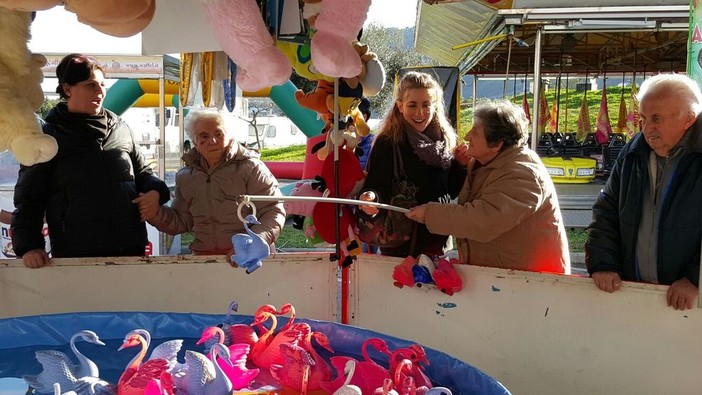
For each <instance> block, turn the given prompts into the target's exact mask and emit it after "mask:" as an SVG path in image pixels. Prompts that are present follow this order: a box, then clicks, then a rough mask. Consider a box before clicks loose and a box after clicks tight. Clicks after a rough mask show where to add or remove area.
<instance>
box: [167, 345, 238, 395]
mask: <svg viewBox="0 0 702 395" xmlns="http://www.w3.org/2000/svg"><path fill="white" fill-rule="evenodd" d="M217 355H221V356H222V359H224V360H225V361H227V362H229V363H231V362H230V359H229V358H230V354H229V349H228V348H227V346H225V345H224V344H220V343H215V344H214V345H213V346H212V349H211V350H210V355H209V359H208V358H207V357H206V356H205V355H203V354H201V353H199V352H196V351H192V350H187V351H186V352H185V364H186V365H187V366H188V369H187V373H186V374H185V378H184V380H183V381H184V384H185V388H178V393H185V394H188V395H229V394H230V393H231V391H232V383H231V381H229V378H227V375H226V374H225V373H224V372H223V371H222V368H220V367H219V365H218V364H216V363H212V361H216V360H217ZM230 366H231V365H230Z"/></svg>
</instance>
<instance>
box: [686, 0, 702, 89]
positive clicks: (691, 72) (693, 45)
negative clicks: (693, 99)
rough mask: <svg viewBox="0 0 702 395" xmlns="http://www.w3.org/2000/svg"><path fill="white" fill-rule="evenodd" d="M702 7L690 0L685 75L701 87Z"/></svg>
mask: <svg viewBox="0 0 702 395" xmlns="http://www.w3.org/2000/svg"><path fill="white" fill-rule="evenodd" d="M701 22H702V7H698V6H697V0H690V32H689V35H688V39H687V75H688V76H689V77H690V78H692V79H693V80H695V81H696V82H697V85H698V86H700V87H702V58H700V56H702V31H701V30H700V24H701Z"/></svg>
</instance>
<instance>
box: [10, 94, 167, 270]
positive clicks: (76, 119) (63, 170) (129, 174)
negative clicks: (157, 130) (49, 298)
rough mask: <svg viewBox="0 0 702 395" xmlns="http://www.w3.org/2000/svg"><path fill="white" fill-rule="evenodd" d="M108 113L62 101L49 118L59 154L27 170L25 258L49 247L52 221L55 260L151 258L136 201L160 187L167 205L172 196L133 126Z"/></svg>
mask: <svg viewBox="0 0 702 395" xmlns="http://www.w3.org/2000/svg"><path fill="white" fill-rule="evenodd" d="M105 112H106V115H105V117H106V118H105V117H100V116H86V115H81V114H74V113H70V112H68V110H67V107H66V104H65V103H60V104H58V105H57V106H56V107H54V108H53V109H52V110H51V112H50V113H49V114H48V116H47V117H46V125H45V126H44V133H46V134H49V135H51V136H53V137H55V138H56V140H57V142H58V147H59V149H58V153H57V154H56V156H55V157H54V158H53V159H52V160H50V161H49V162H47V163H41V164H37V165H34V166H30V167H25V166H23V167H21V168H20V171H19V178H18V180H17V185H16V186H15V197H14V203H15V207H16V209H15V212H14V214H13V216H12V243H13V246H14V250H15V252H16V253H17V255H18V256H22V255H23V254H24V253H26V252H27V251H30V250H33V249H37V248H42V249H43V248H44V237H43V236H42V234H41V228H42V226H43V222H44V221H43V220H44V216H46V222H47V224H48V226H49V238H50V239H51V249H52V255H53V256H54V257H95V256H129V255H137V256H139V255H144V246H145V245H146V243H147V242H148V239H147V235H146V227H145V225H144V223H142V222H140V220H139V210H138V208H137V206H136V205H135V204H134V203H132V199H134V198H135V197H137V195H138V193H139V192H148V191H150V190H156V191H158V192H159V195H160V203H161V204H163V203H165V202H167V201H168V199H169V191H168V188H167V186H166V184H165V183H164V182H163V181H161V180H160V179H158V178H157V177H155V176H154V175H153V172H152V171H151V169H150V168H149V167H148V166H147V165H146V163H145V160H144V157H143V155H142V154H141V152H140V150H139V147H138V146H137V145H136V143H135V142H134V138H133V136H132V131H131V129H130V128H129V126H127V124H126V123H124V121H122V120H121V119H120V118H119V117H118V116H117V115H116V114H114V113H112V112H110V111H107V110H105ZM105 123H106V126H107V127H106V129H105V126H104V125H105Z"/></svg>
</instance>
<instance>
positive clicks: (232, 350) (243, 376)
mask: <svg viewBox="0 0 702 395" xmlns="http://www.w3.org/2000/svg"><path fill="white" fill-rule="evenodd" d="M211 339H214V340H215V342H216V343H219V344H223V339H224V331H223V330H222V328H219V327H216V326H211V327H208V328H205V330H204V331H203V332H202V336H201V337H200V340H198V341H197V343H196V344H203V343H206V342H208V341H209V340H211ZM249 350H250V347H249V345H248V344H244V343H239V344H232V345H230V346H229V354H230V357H229V362H227V361H223V360H222V357H221V356H220V358H219V359H218V360H217V364H218V365H219V367H220V368H221V369H222V371H223V372H224V374H226V375H227V377H228V378H229V381H231V383H232V388H233V389H235V390H240V389H242V388H245V387H247V386H248V385H249V384H250V383H251V381H253V379H255V378H256V376H258V373H259V370H258V369H248V368H247V367H246V358H247V357H248V355H249Z"/></svg>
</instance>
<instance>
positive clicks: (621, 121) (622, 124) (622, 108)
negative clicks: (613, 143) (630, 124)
mask: <svg viewBox="0 0 702 395" xmlns="http://www.w3.org/2000/svg"><path fill="white" fill-rule="evenodd" d="M623 89H624V88H622V94H621V95H620V99H619V117H618V118H617V133H624V132H625V130H626V115H627V112H628V110H627V108H626V101H625V100H624V92H623Z"/></svg>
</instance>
